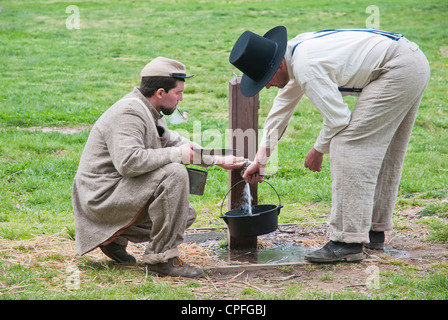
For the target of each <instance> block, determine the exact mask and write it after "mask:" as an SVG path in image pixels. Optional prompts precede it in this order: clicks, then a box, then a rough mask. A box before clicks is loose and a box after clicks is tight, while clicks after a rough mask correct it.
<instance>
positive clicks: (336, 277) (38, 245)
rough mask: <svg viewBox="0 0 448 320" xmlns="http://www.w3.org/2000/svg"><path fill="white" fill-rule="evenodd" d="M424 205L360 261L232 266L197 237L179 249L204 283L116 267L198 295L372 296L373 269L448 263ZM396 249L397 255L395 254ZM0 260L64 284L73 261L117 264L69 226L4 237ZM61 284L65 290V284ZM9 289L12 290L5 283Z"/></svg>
mask: <svg viewBox="0 0 448 320" xmlns="http://www.w3.org/2000/svg"><path fill="white" fill-rule="evenodd" d="M422 209H423V208H417V207H415V208H408V209H405V210H401V211H400V212H399V213H398V214H397V215H396V217H395V221H396V226H398V228H396V229H394V230H393V231H390V232H388V233H387V234H386V249H387V250H386V251H385V252H383V251H378V250H368V249H365V251H364V252H365V259H364V260H363V261H362V262H359V263H334V264H333V263H329V264H312V263H307V262H299V263H284V264H281V263H278V264H275V265H272V264H271V265H267V264H264V265H257V264H247V263H246V264H244V263H240V264H236V265H235V264H233V265H230V264H229V263H228V262H225V261H222V260H220V259H219V257H218V256H217V255H216V254H215V253H214V252H213V250H210V249H209V248H207V247H202V246H199V245H198V244H196V243H194V242H186V243H183V244H182V245H181V246H180V248H179V249H180V252H181V258H182V259H183V260H185V262H187V263H189V264H192V265H196V266H199V267H202V268H204V269H206V271H207V276H206V277H205V278H203V279H197V280H194V281H195V282H196V283H199V285H195V286H191V285H189V284H191V283H192V282H191V280H190V279H182V278H173V277H160V278H159V277H154V278H152V280H146V279H147V277H146V276H145V273H144V266H143V265H142V264H141V263H140V264H137V265H134V266H129V265H119V264H117V267H120V268H121V267H122V268H126V269H128V270H130V271H131V270H133V271H134V272H135V274H136V276H135V277H136V279H135V281H133V283H136V284H139V283H142V282H145V281H156V282H163V283H169V284H185V285H187V287H188V288H189V290H191V292H192V293H193V294H194V295H195V297H196V298H198V299H220V300H222V299H244V298H245V297H247V296H245V295H246V294H248V293H249V294H250V292H252V294H253V292H259V293H261V294H273V296H274V297H275V296H279V295H280V294H282V293H283V295H284V297H285V298H287V299H294V298H295V296H294V288H295V289H297V290H299V291H301V292H306V291H307V292H326V293H328V294H330V295H331V294H332V293H337V292H342V291H345V290H352V291H356V292H360V293H365V294H366V295H369V293H370V292H371V288H372V287H371V286H372V285H375V283H374V282H372V281H371V280H372V279H375V278H372V275H373V273H374V272H384V271H395V270H397V271H398V270H399V269H400V268H401V267H402V266H404V265H406V266H413V267H415V268H417V269H418V270H419V272H421V273H422V275H425V274H427V271H428V270H430V269H432V268H433V267H432V265H434V264H437V263H447V262H448V244H435V243H431V242H428V241H425V238H426V236H427V231H426V229H425V227H424V225H425V224H424V223H421V222H422V220H424V219H425V217H420V216H419V215H418V213H419V212H420V211H421V210H422ZM281 229H285V230H286V232H283V236H284V237H290V238H291V239H293V240H294V241H297V242H299V243H300V244H301V246H305V247H307V249H310V250H312V249H314V248H316V249H317V248H320V247H321V246H322V245H323V244H325V243H326V242H327V241H328V227H327V226H326V225H322V226H308V225H296V226H293V225H288V226H287V227H281ZM264 241H265V242H264V243H261V246H266V247H268V246H269V240H266V239H265V240H264ZM144 250H145V246H144V245H143V244H133V243H130V244H129V245H128V252H130V253H131V254H132V255H134V256H135V257H136V258H137V260H138V259H141V257H142V254H143V253H144ZM394 251H395V254H393V252H394ZM391 252H392V253H391ZM403 253H404V254H403ZM0 259H1V260H3V261H4V262H6V263H7V264H12V265H14V264H20V265H25V266H26V265H30V266H40V267H45V268H51V269H55V270H56V271H57V272H58V274H60V275H61V276H60V277H61V279H60V280H61V283H62V285H61V286H63V284H64V283H65V282H64V279H62V278H64V277H67V276H68V274H67V268H69V267H70V266H76V265H80V264H82V265H86V264H89V263H88V262H89V261H90V262H95V263H99V264H100V265H108V264H114V263H113V262H111V261H110V259H108V258H107V257H105V256H104V254H103V253H102V252H101V251H100V250H99V249H95V250H93V251H92V252H90V253H88V254H87V255H85V256H83V257H79V256H77V255H76V254H75V243H74V241H73V240H70V239H69V238H68V234H67V232H65V231H64V232H61V233H60V234H54V235H43V236H39V237H36V238H35V239H32V240H21V241H13V240H7V239H1V241H0ZM90 265H91V264H90ZM80 277H81V286H82V283H83V282H88V281H90V279H88V278H86V277H87V275H83V272H81V274H80ZM83 277H84V278H83ZM53 280H54V281H56V280H55V279H53ZM53 280H52V281H53ZM126 281H128V280H126ZM379 281H381V279H379ZM60 289H61V291H63V290H65V288H64V287H61V288H60ZM2 290H3V289H2ZM5 290H7V291H9V290H13V289H11V288H6V289H5ZM0 295H1V290H0ZM249 297H250V296H249Z"/></svg>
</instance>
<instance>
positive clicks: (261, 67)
mask: <svg viewBox="0 0 448 320" xmlns="http://www.w3.org/2000/svg"><path fill="white" fill-rule="evenodd" d="M287 42H288V40H287V32H286V28H285V27H283V26H278V27H275V28H272V29H271V30H269V31H268V32H266V34H265V35H264V36H263V37H261V36H259V35H257V34H255V33H253V32H251V31H245V32H244V33H243V34H242V35H241V36H240V37H239V38H238V40H237V41H236V42H235V45H234V46H233V48H232V52H231V53H230V57H229V62H230V63H231V64H232V65H234V66H235V67H237V68H238V69H239V70H240V71H242V72H243V77H242V78H241V87H240V88H241V92H242V93H243V95H244V96H245V97H252V96H253V95H255V94H257V93H258V92H259V91H260V90H261V89H263V87H264V86H266V84H267V83H268V82H269V81H270V80H271V79H272V77H273V76H274V74H275V73H276V72H277V70H278V68H279V67H280V64H281V62H282V60H283V58H284V56H285V51H286V45H287Z"/></svg>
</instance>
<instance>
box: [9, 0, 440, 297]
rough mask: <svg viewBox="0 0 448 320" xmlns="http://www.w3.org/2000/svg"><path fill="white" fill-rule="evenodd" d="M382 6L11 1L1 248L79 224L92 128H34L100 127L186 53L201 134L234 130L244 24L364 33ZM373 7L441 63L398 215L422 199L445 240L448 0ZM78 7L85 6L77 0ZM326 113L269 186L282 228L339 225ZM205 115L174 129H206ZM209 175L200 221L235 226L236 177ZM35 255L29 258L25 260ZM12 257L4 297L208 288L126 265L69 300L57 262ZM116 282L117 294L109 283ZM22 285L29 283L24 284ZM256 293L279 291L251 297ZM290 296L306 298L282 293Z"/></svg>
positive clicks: (284, 155)
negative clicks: (224, 215) (147, 73)
mask: <svg viewBox="0 0 448 320" xmlns="http://www.w3.org/2000/svg"><path fill="white" fill-rule="evenodd" d="M372 4H373V3H371V1H357V0H350V1H337V2H335V1H324V0H316V1H295V0H294V1H292V0H291V1H289V0H278V1H267V0H260V1H236V0H235V1H232V0H229V1H192V0H184V1H183V0H179V1H163V0H162V1H139V0H135V1H121V2H120V1H112V0H104V1H69V2H66V1H40V2H36V1H25V0H24V1H1V2H0V6H1V7H2V10H1V12H0V41H1V42H0V243H1V242H2V241H3V242H4V241H22V240H30V241H32V240H34V239H36V237H40V236H43V235H48V236H50V237H51V236H53V235H55V234H58V235H60V234H64V235H66V236H67V238H68V237H69V236H70V234H71V233H72V230H73V228H74V220H73V212H72V207H71V186H72V182H73V177H74V174H75V171H76V169H77V165H78V161H79V158H80V155H81V152H82V149H83V147H84V144H85V142H86V139H87V137H88V134H89V130H88V129H86V130H84V131H81V132H79V133H75V134H64V133H61V132H43V131H41V130H26V129H27V128H30V127H84V126H86V127H87V128H88V127H89V126H91V125H92V124H93V123H94V122H95V121H96V119H97V118H98V117H99V116H100V115H101V114H102V113H103V112H104V111H105V110H106V109H107V108H108V107H109V106H111V105H112V104H113V103H114V102H115V101H117V100H118V99H120V98H121V97H122V96H124V95H125V94H127V93H128V92H130V91H131V90H132V88H133V87H134V86H136V85H138V83H139V73H140V70H141V69H142V67H143V66H144V65H145V64H146V63H147V62H149V61H150V60H151V59H152V58H154V57H156V56H159V55H161V56H167V57H170V58H174V59H178V60H180V61H182V62H183V63H185V64H186V66H187V70H188V72H190V73H193V74H195V77H194V78H192V79H189V80H188V81H187V85H186V90H185V93H184V101H183V102H182V103H181V105H180V108H181V109H183V110H187V111H188V112H189V114H190V119H193V120H196V121H200V123H201V130H202V132H205V131H207V130H208V129H218V130H221V131H222V132H224V130H225V129H226V128H227V127H228V81H229V80H230V79H231V78H232V77H233V72H237V70H236V69H235V68H233V66H231V65H230V64H229V63H228V56H229V53H230V50H231V48H232V45H233V43H234V42H235V40H236V39H237V37H238V36H239V35H240V34H241V33H242V32H243V31H245V30H251V31H254V32H256V33H259V34H263V33H264V32H266V31H267V30H268V29H270V28H271V27H274V26H277V25H284V26H286V27H287V29H288V34H289V38H292V37H293V36H295V35H296V34H298V33H301V32H307V31H315V30H322V29H329V28H352V27H355V28H364V27H365V26H366V19H367V18H368V17H369V13H366V8H367V7H368V6H369V5H372ZM374 4H375V5H376V6H377V7H378V9H379V23H380V26H379V28H380V29H383V30H388V31H393V32H400V33H403V34H405V36H406V37H407V38H408V39H410V40H411V41H415V42H416V43H418V44H419V45H420V47H421V49H422V50H423V52H424V53H425V54H426V55H427V58H428V60H429V62H430V66H431V80H430V83H429V86H428V89H427V90H426V92H425V95H424V97H423V100H422V104H421V107H420V111H419V115H418V118H417V120H416V124H415V128H414V131H413V135H412V138H411V141H410V145H409V149H408V154H407V157H406V160H405V165H404V170H403V176H402V181H401V184H400V190H399V201H398V203H397V211H400V210H401V208H405V207H409V206H423V207H426V208H425V210H426V211H425V215H427V216H431V217H434V220H430V221H429V223H428V225H427V228H428V233H429V236H430V237H433V240H434V239H435V240H436V241H439V242H442V243H443V242H444V243H446V242H447V238H448V213H447V212H448V203H447V202H446V199H447V197H448V196H447V193H448V134H447V132H448V103H447V93H448V92H447V87H448V37H447V31H448V21H447V15H448V3H447V2H446V1H445V0H430V1H419V0H403V1H378V2H376V3H374ZM71 5H74V6H75V7H70V8H69V6H71ZM73 8H74V10H75V11H73ZM67 9H69V10H68V12H67ZM77 13H79V29H78V28H71V27H72V26H75V27H77V25H76V20H74V19H73V18H74V17H75V16H73V15H74V14H75V15H76V14H77ZM275 94H276V90H274V89H270V90H264V91H262V92H261V94H260V128H261V127H262V124H263V121H264V118H265V117H266V115H267V113H268V111H269V109H270V107H271V103H272V99H273V98H274V97H275ZM346 101H347V102H348V103H349V105H350V106H353V105H354V103H355V100H354V99H353V98H347V99H346ZM321 121H322V119H321V116H320V115H319V113H318V112H317V110H316V109H315V108H314V107H313V106H312V105H311V103H310V102H309V100H307V99H306V98H304V99H303V100H302V101H301V103H300V105H299V107H298V108H297V109H296V111H295V114H294V117H293V119H292V121H291V123H290V126H289V128H288V130H287V132H286V134H285V136H284V138H283V139H282V141H281V143H280V144H279V147H278V168H276V170H275V172H274V173H273V174H272V176H271V177H270V182H271V183H272V184H273V185H275V187H276V188H277V191H278V192H279V194H280V196H281V198H282V203H283V205H284V206H285V208H284V210H283V211H282V212H283V213H282V215H281V216H280V222H283V223H289V222H300V223H305V222H309V223H311V224H312V223H323V222H327V220H328V214H329V211H330V203H331V177H330V170H329V160H328V157H327V156H326V157H325V159H324V164H323V166H324V168H323V170H322V172H320V173H313V172H311V171H308V170H307V169H305V168H304V167H303V161H304V159H305V155H306V153H307V152H308V150H309V149H310V148H311V146H312V145H313V144H314V141H315V139H316V137H317V134H318V132H319V131H320V128H321ZM193 122H194V121H189V122H187V123H185V124H182V125H178V126H174V127H173V129H178V130H182V131H181V132H193ZM195 139H199V140H201V141H198V142H201V143H202V144H204V145H205V146H207V143H209V141H207V137H206V136H205V135H200V137H195ZM222 143H223V144H225V143H226V142H225V141H223V142H222ZM208 171H209V179H208V184H207V188H206V192H205V194H204V196H202V197H199V196H192V197H191V201H192V203H193V205H194V206H195V207H196V208H197V211H198V212H199V213H200V214H199V217H198V219H197V221H196V222H195V224H194V226H196V227H199V226H222V225H223V221H222V220H221V219H220V218H219V206H220V204H221V201H222V198H223V196H224V195H225V193H226V192H227V188H228V180H227V172H225V171H223V170H221V169H219V168H210V169H208ZM259 189H260V190H259V193H260V196H259V197H260V202H264V203H275V202H276V201H277V200H276V196H275V194H273V193H272V191H271V190H270V189H269V188H267V187H265V186H260V188H259ZM291 190H293V192H291ZM27 250H28V249H27ZM27 250H25V249H23V250H20V249H19V252H21V253H22V254H24V255H26V254H27V252H26V251H27ZM59 258H60V257H59ZM11 259H12V258H11V256H9V254H8V253H7V252H5V251H0V299H2V298H6V299H40V298H46V297H47V298H55V299H67V298H68V299H70V298H78V299H79V298H81V299H83V298H85V299H115V298H124V299H135V298H137V299H138V298H153V299H182V298H187V299H189V298H193V297H194V296H193V294H192V293H191V290H190V289H191V287H192V286H193V287H194V286H195V285H193V284H192V283H186V284H185V283H183V284H182V285H175V286H172V285H170V284H169V283H163V281H160V280H157V281H155V280H154V281H153V282H149V283H145V284H142V285H141V286H139V287H138V289H135V291H133V292H130V291H129V290H128V289H127V288H126V281H127V280H126V279H127V277H137V276H136V272H135V270H133V271H131V272H130V275H129V274H127V273H126V272H127V271H126V269H125V270H123V269H119V268H115V267H110V268H109V267H108V268H105V269H101V268H100V269H99V270H98V268H97V274H96V275H93V274H90V273H89V275H88V276H87V277H88V279H89V281H88V282H89V283H88V284H86V286H85V287H82V288H81V289H80V290H78V291H77V292H71V291H64V290H60V291H58V293H57V294H56V293H54V292H53V291H51V289H52V288H53V286H56V287H57V288H59V287H58V285H54V284H51V280H50V279H51V278H52V274H53V273H54V272H55V271H54V270H52V269H51V268H50V267H46V266H40V265H39V263H35V264H33V263H31V264H14V263H12V264H11V263H10V261H11ZM54 259H56V260H57V259H58V257H54ZM60 259H61V258H60ZM79 263H80V264H81V265H83V266H84V267H85V268H84V269H85V270H89V271H87V272H90V268H89V266H88V264H89V263H91V262H90V261H89V260H82V259H81V260H80V262H79ZM86 265H87V266H86ZM107 266H110V265H107ZM447 269H448V268H447V267H446V266H445V268H442V269H437V270H438V271H437V272H436V273H431V274H426V275H425V276H424V277H423V280H422V281H427V283H430V282H431V281H434V279H439V280H440V279H442V280H440V281H441V282H440V283H443V281H445V283H446V281H447V280H446V279H447ZM56 274H57V273H56ZM138 274H140V273H138ZM53 276H54V275H53ZM115 276H116V277H117V278H120V279H124V280H123V281H122V282H120V284H117V283H115V282H114V281H113V279H112V278H113V277H115ZM144 276H145V275H144V274H142V275H141V277H144ZM389 276H390V277H391V278H392V276H391V275H389ZM401 280H402V279H401ZM401 280H397V281H401ZM391 281H392V280H391ZM418 281H420V278H419V279H418ZM111 283H113V287H114V290H113V291H111V290H106V289H104V288H103V289H100V288H98V289H97V288H96V287H98V285H99V284H111ZM425 283H426V282H425ZM427 283H426V284H427ZM426 284H425V285H426ZM425 285H422V286H421V287H422V288H423V287H425ZM22 286H26V290H21V289H20V288H21V287H22ZM61 286H62V285H61ZM412 286H413V284H408V285H405V287H406V288H410V287H412ZM16 287H17V288H19V289H17V290H16V289H14V288H16ZM134 288H137V287H134ZM425 288H426V287H425ZM434 288H437V286H435V287H434ZM28 289H29V290H28ZM289 290H290V291H291V289H289ZM385 290H388V289H387V288H385ZM390 290H391V289H390ZM422 290H426V289H422ZM435 290H437V289H435ZM444 290H445V291H444ZM131 291H132V290H131ZM30 292H31V293H30ZM148 292H151V293H150V294H148ZM167 292H168V293H167ZM437 292H441V293H440V295H437V294H436V295H434V296H432V297H433V298H435V299H437V298H439V299H440V298H441V297H442V298H446V287H445V289H443V286H442V289H440V291H437ZM443 292H445V295H443ZM295 296H297V292H296V295H295ZM243 297H248V298H252V297H255V298H262V299H263V298H267V297H263V296H261V297H260V296H257V295H253V296H251V295H250V294H249V295H247V296H244V295H243ZM281 297H282V298H285V297H286V298H291V297H293V295H289V296H288V295H283V296H281V295H279V296H278V298H281ZM302 297H303V298H313V297H314V298H316V296H312V295H311V296H310V295H303V296H302ZM349 297H351V296H349ZM375 297H380V298H381V296H373V298H375ZM382 297H383V298H393V297H394V296H393V295H389V296H387V295H386V296H382ZM269 298H273V297H272V296H269ZM274 298H275V297H274ZM318 298H322V297H320V296H319V297H318ZM342 298H343V297H342ZM351 298H358V297H357V296H353V297H351Z"/></svg>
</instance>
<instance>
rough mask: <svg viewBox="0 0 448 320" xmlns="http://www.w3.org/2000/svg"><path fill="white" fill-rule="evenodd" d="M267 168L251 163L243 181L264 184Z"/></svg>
mask: <svg viewBox="0 0 448 320" xmlns="http://www.w3.org/2000/svg"><path fill="white" fill-rule="evenodd" d="M265 168H266V166H265V165H261V164H260V163H258V162H253V163H251V164H250V165H249V166H248V167H247V169H246V171H245V172H244V175H243V179H244V180H245V181H246V182H247V183H255V182H258V183H261V182H263V177H264V170H265Z"/></svg>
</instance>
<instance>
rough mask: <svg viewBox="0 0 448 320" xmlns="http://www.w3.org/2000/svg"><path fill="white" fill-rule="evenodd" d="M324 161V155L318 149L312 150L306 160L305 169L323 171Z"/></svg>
mask: <svg viewBox="0 0 448 320" xmlns="http://www.w3.org/2000/svg"><path fill="white" fill-rule="evenodd" d="M323 159H324V154H323V153H320V152H319V151H317V150H316V149H314V148H312V149H311V150H310V151H309V152H308V154H307V155H306V158H305V168H308V169H310V170H311V171H314V172H316V171H317V172H320V171H321V170H322V161H323Z"/></svg>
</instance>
